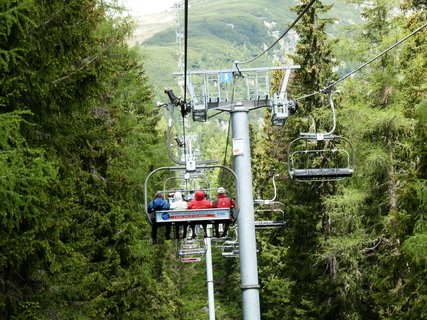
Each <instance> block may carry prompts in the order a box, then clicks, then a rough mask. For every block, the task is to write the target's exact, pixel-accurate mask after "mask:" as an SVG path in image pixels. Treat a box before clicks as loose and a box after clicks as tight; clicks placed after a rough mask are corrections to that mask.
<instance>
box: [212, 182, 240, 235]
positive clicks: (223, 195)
mask: <svg viewBox="0 0 427 320" xmlns="http://www.w3.org/2000/svg"><path fill="white" fill-rule="evenodd" d="M235 206H236V202H235V201H234V199H232V198H231V197H227V192H226V191H225V189H224V188H223V187H219V188H218V191H217V196H216V200H214V201H213V202H212V208H230V209H233V208H234V207H235ZM229 226H230V223H229V222H226V223H224V225H223V231H222V234H221V235H220V234H219V230H218V228H219V225H218V223H215V235H216V237H218V238H224V237H226V236H227V235H228V227H229Z"/></svg>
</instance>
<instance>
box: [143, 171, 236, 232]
mask: <svg viewBox="0 0 427 320" xmlns="http://www.w3.org/2000/svg"><path fill="white" fill-rule="evenodd" d="M212 169H221V170H225V171H227V172H229V173H231V175H232V176H233V177H234V179H235V182H234V183H235V185H236V186H237V176H236V174H235V173H234V171H232V170H231V169H229V168H228V167H225V166H221V165H203V166H199V167H198V168H197V170H196V171H195V172H190V173H189V172H188V171H187V170H186V167H183V166H175V167H161V168H158V169H156V170H154V171H152V172H151V173H150V174H149V175H148V176H147V178H146V180H145V183H144V201H145V213H146V216H147V219H148V221H149V222H150V224H152V225H154V224H156V227H161V226H165V227H171V226H173V227H175V228H178V227H179V226H180V225H184V227H186V226H187V225H193V226H194V225H197V224H202V225H204V226H208V225H214V226H215V227H216V226H217V225H218V224H232V223H233V222H234V221H235V218H236V217H237V214H238V208H235V209H234V212H233V211H232V210H230V209H229V208H206V209H191V210H190V209H187V210H158V211H156V212H154V213H149V212H148V203H149V202H150V200H151V199H150V200H149V199H148V198H149V194H148V190H149V189H150V190H153V189H154V190H156V189H155V187H153V185H150V184H153V183H155V181H158V177H157V179H154V178H153V177H156V175H157V174H159V173H168V174H170V175H172V176H173V177H176V176H178V177H180V178H182V177H185V178H187V179H188V180H189V182H188V184H187V185H186V188H180V191H181V192H183V193H184V194H187V193H189V192H190V191H193V190H195V189H194V188H195V186H194V184H192V183H191V179H199V178H200V177H201V176H203V175H204V174H205V171H206V170H212ZM171 180H173V179H170V177H168V178H166V181H171ZM178 180H179V179H178ZM157 183H158V182H157ZM165 185H166V182H165V183H164V184H163V186H165ZM149 186H150V187H149ZM197 189H199V188H197ZM157 190H158V189H157ZM171 190H172V191H173V190H174V189H169V190H161V191H160V192H161V193H162V194H163V195H164V197H165V198H166V197H167V195H168V194H169V193H171V192H172V191H171ZM175 190H176V189H175ZM215 190H217V189H216V188H215ZM203 191H204V192H206V193H208V194H209V193H210V191H211V190H210V189H203ZM235 194H236V197H237V199H238V191H237V190H236V192H235ZM236 207H237V206H236ZM233 214H235V216H234V215H233ZM173 234H175V235H176V234H177V230H175V233H173Z"/></svg>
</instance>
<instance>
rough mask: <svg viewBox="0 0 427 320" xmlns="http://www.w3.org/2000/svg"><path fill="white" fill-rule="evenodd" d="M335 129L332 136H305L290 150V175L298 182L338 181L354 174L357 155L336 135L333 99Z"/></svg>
mask: <svg viewBox="0 0 427 320" xmlns="http://www.w3.org/2000/svg"><path fill="white" fill-rule="evenodd" d="M333 93H334V92H332V91H330V92H329V104H330V106H331V111H332V124H333V126H332V129H331V130H330V131H329V132H302V133H300V137H298V138H296V139H294V140H293V141H292V142H291V143H290V144H289V147H288V171H289V175H290V176H291V178H293V179H295V180H297V181H337V180H341V179H344V178H346V177H350V176H351V175H352V174H353V171H354V162H355V160H354V151H353V145H352V144H351V142H350V140H348V139H347V138H345V137H342V136H338V135H334V131H335V128H336V115H335V108H334V102H333V99H332V95H333Z"/></svg>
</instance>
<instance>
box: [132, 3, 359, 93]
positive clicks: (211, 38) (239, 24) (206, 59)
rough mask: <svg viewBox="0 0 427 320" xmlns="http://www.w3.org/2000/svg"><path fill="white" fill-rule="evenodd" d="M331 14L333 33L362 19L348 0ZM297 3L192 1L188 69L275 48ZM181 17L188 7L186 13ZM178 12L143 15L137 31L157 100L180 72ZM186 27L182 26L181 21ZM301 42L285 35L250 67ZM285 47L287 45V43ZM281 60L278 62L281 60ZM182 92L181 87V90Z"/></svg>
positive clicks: (226, 65)
mask: <svg viewBox="0 0 427 320" xmlns="http://www.w3.org/2000/svg"><path fill="white" fill-rule="evenodd" d="M332 2H333V8H332V9H331V11H330V12H329V13H328V16H330V17H334V18H336V19H337V23H336V24H334V25H333V26H332V27H331V33H332V34H336V33H340V32H343V30H345V28H346V27H348V26H349V25H350V24H352V23H354V22H357V21H359V15H358V12H357V10H356V9H355V7H354V6H351V5H348V4H346V1H345V0H340V1H325V3H332ZM295 4H296V1H287V0H246V1H242V0H196V1H191V2H190V8H189V26H188V31H189V35H188V68H189V69H190V70H202V69H230V68H231V67H232V64H233V62H234V61H236V60H238V61H245V60H247V59H249V58H252V57H254V56H257V55H258V54H259V53H261V52H262V51H263V50H264V49H265V48H266V47H268V46H270V45H271V44H272V43H273V42H274V41H275V40H276V39H277V38H278V37H279V36H280V35H281V34H282V33H283V31H284V30H286V29H287V27H288V26H289V25H290V24H291V23H292V22H293V21H294V19H295V18H296V14H295V13H294V12H292V11H291V10H290V9H289V8H290V7H291V6H294V5H295ZM181 14H182V21H183V20H184V19H183V14H184V13H183V10H182V11H181ZM175 19H176V12H175V10H173V9H171V10H169V11H167V12H163V13H160V14H157V15H154V16H151V17H145V18H144V17H142V18H140V20H139V21H140V22H143V24H139V26H138V27H137V30H136V33H135V39H134V40H133V41H134V43H139V44H140V45H141V48H142V50H143V52H144V54H145V55H146V56H147V62H146V70H147V74H148V75H149V77H150V79H151V80H152V83H153V85H154V89H155V93H156V97H157V99H158V100H164V98H165V95H164V94H163V90H164V88H165V87H172V88H173V87H176V81H175V79H174V77H173V72H176V71H180V70H178V60H179V59H178V52H177V51H178V45H177V41H176V33H175V31H176V24H175ZM182 28H183V25H182ZM295 41H296V37H295V34H293V33H290V34H289V35H288V36H286V37H285V43H286V45H285V43H282V42H281V43H280V44H278V45H276V46H275V47H274V48H273V50H271V51H269V52H268V54H266V55H263V56H262V57H261V58H260V59H257V60H256V61H254V62H253V63H252V64H248V65H245V67H259V66H270V65H273V64H274V62H273V57H274V58H276V60H277V59H280V61H281V63H283V62H284V61H287V57H286V53H287V52H289V46H290V47H291V48H292V44H293V43H294V42H295ZM285 46H286V47H285ZM276 63H277V62H276ZM176 90H178V89H176Z"/></svg>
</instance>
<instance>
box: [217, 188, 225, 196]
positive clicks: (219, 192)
mask: <svg viewBox="0 0 427 320" xmlns="http://www.w3.org/2000/svg"><path fill="white" fill-rule="evenodd" d="M217 193H218V194H222V193H226V192H225V189H224V188H223V187H219V188H218V191H217Z"/></svg>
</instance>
